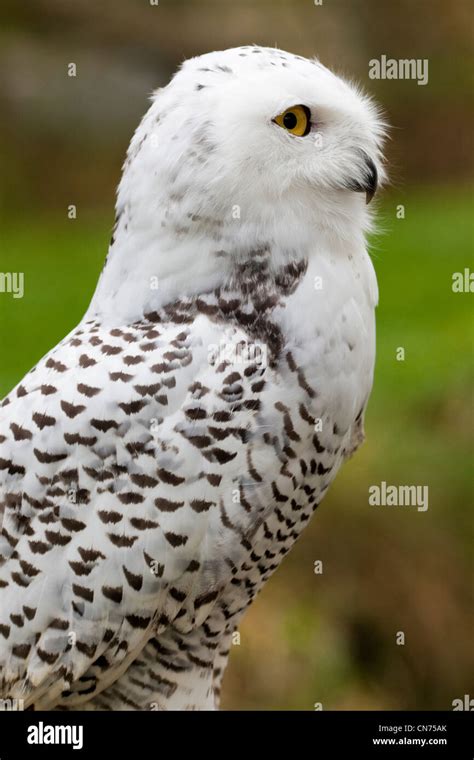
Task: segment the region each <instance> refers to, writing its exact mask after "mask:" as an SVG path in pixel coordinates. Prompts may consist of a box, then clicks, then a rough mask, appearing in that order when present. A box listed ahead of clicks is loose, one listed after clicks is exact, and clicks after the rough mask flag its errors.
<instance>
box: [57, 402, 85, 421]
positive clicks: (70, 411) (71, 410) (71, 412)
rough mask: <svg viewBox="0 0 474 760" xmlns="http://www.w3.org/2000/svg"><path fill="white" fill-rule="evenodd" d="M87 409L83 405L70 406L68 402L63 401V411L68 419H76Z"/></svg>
mask: <svg viewBox="0 0 474 760" xmlns="http://www.w3.org/2000/svg"><path fill="white" fill-rule="evenodd" d="M85 408H86V407H85V406H84V405H83V404H70V403H69V402H67V401H61V409H62V410H63V412H65V414H67V416H68V417H70V418H71V419H74V417H77V415H78V414H80V413H81V412H83V411H84V409H85Z"/></svg>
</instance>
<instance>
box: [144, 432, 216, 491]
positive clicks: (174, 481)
mask: <svg viewBox="0 0 474 760" xmlns="http://www.w3.org/2000/svg"><path fill="white" fill-rule="evenodd" d="M209 443H210V439H209ZM157 475H158V477H159V478H160V480H161V481H162V482H163V483H168V484H169V485H171V486H179V485H181V484H182V483H184V481H185V478H182V477H180V476H179V475H175V474H174V473H173V472H170V471H169V470H165V469H164V468H162V467H159V468H158V470H157Z"/></svg>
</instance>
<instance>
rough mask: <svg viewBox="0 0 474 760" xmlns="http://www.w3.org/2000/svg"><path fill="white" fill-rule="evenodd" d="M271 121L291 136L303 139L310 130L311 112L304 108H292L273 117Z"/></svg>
mask: <svg viewBox="0 0 474 760" xmlns="http://www.w3.org/2000/svg"><path fill="white" fill-rule="evenodd" d="M273 121H274V122H275V123H276V124H278V126H279V127H283V129H286V131H287V132H290V133H291V134H292V135H296V136H297V137H304V136H305V135H307V134H308V132H309V130H310V129H311V112H310V110H309V108H307V107H306V106H292V107H291V108H287V109H286V111H283V113H280V114H278V116H275V118H274V119H273Z"/></svg>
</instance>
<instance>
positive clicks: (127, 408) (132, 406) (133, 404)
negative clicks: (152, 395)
mask: <svg viewBox="0 0 474 760" xmlns="http://www.w3.org/2000/svg"><path fill="white" fill-rule="evenodd" d="M147 404H148V401H143V400H137V401H130V403H128V404H127V403H123V404H119V407H120V409H122V410H123V411H124V412H125V414H128V415H131V414H137V413H138V412H140V411H141V410H142V409H143V407H145V406H147Z"/></svg>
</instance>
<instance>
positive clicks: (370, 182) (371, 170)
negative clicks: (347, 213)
mask: <svg viewBox="0 0 474 760" xmlns="http://www.w3.org/2000/svg"><path fill="white" fill-rule="evenodd" d="M366 166H367V183H366V185H365V202H366V203H370V201H371V200H372V198H373V197H374V195H375V193H376V191H377V185H378V181H379V177H378V174H377V167H376V166H375V164H374V162H373V161H372V159H371V158H368V159H367V162H366Z"/></svg>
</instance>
